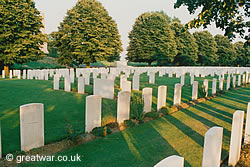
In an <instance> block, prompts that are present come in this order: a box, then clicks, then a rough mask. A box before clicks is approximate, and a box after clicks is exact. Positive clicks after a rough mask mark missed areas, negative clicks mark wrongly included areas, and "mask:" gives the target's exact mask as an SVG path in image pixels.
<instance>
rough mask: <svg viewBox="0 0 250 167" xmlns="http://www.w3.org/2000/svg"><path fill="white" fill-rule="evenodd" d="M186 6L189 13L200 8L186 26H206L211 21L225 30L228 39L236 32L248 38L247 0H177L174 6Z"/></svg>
mask: <svg viewBox="0 0 250 167" xmlns="http://www.w3.org/2000/svg"><path fill="white" fill-rule="evenodd" d="M182 5H184V6H187V8H188V11H189V13H190V14H194V13H195V11H196V10H197V9H199V8H201V11H200V13H199V14H198V17H197V18H195V19H193V20H191V21H190V22H189V23H188V24H187V25H186V27H187V28H199V27H200V26H202V25H203V26H204V28H206V27H207V26H208V25H210V24H211V23H212V22H215V24H216V27H218V28H220V29H222V30H225V34H224V35H225V36H227V37H228V38H229V39H233V38H235V35H236V34H239V35H240V36H241V37H244V38H245V39H246V40H247V39H249V34H246V33H247V31H248V30H247V29H248V27H249V20H247V18H249V16H250V13H249V1H247V0H227V1H219V0H209V1H204V0H177V1H176V3H175V5H174V7H175V8H179V7H180V6H182Z"/></svg>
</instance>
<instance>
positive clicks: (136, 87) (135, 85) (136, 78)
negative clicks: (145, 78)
mask: <svg viewBox="0 0 250 167" xmlns="http://www.w3.org/2000/svg"><path fill="white" fill-rule="evenodd" d="M139 85H140V75H137V74H134V76H133V88H132V89H133V90H137V91H139V87H140V86H139Z"/></svg>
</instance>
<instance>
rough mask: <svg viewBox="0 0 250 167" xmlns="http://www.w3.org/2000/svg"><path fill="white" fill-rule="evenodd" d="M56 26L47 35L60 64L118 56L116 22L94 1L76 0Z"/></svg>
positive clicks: (117, 57) (118, 44) (120, 49)
mask: <svg viewBox="0 0 250 167" xmlns="http://www.w3.org/2000/svg"><path fill="white" fill-rule="evenodd" d="M58 29H59V30H58V31H57V32H53V33H52V34H51V35H52V36H53V38H54V41H53V45H54V46H55V47H56V48H57V51H58V54H59V58H58V61H59V63H61V64H71V63H72V62H73V61H75V62H78V64H83V63H84V64H87V65H89V64H90V63H93V62H96V61H101V60H109V61H112V60H116V59H119V54H120V53H121V51H122V47H121V45H122V44H121V40H120V35H119V32H118V29H117V25H116V23H115V21H114V20H113V19H112V17H111V16H109V15H108V12H107V10H106V9H104V7H103V6H102V4H101V3H100V2H97V1H96V0H79V1H78V2H77V3H76V5H75V6H74V7H73V8H72V9H71V10H69V11H68V12H67V16H66V17H65V18H64V20H63V22H62V23H61V24H60V26H59V27H58Z"/></svg>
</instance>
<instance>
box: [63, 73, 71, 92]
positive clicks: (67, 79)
mask: <svg viewBox="0 0 250 167" xmlns="http://www.w3.org/2000/svg"><path fill="white" fill-rule="evenodd" d="M64 91H65V92H70V91H71V83H70V77H69V76H68V75H67V76H65V77H64Z"/></svg>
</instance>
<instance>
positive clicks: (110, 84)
mask: <svg viewBox="0 0 250 167" xmlns="http://www.w3.org/2000/svg"><path fill="white" fill-rule="evenodd" d="M94 95H98V96H101V97H102V98H108V99H113V98H114V81H113V80H108V79H99V78H95V79H94Z"/></svg>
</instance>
